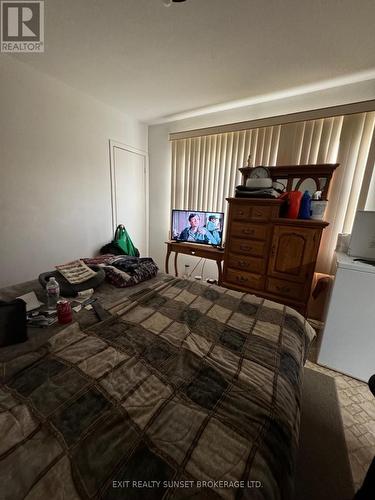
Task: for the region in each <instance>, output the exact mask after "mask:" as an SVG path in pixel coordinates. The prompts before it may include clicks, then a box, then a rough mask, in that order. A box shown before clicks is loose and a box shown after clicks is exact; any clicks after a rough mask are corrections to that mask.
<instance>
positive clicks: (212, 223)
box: [206, 214, 221, 245]
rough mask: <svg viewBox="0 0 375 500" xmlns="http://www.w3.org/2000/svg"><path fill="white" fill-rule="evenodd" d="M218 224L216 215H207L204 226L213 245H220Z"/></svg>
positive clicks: (218, 220)
mask: <svg viewBox="0 0 375 500" xmlns="http://www.w3.org/2000/svg"><path fill="white" fill-rule="evenodd" d="M219 222H220V219H219V218H218V217H217V216H216V215H214V214H212V215H209V217H208V222H207V224H206V229H207V231H209V233H210V234H211V236H212V238H213V240H215V242H214V245H220V243H221V236H220V231H219Z"/></svg>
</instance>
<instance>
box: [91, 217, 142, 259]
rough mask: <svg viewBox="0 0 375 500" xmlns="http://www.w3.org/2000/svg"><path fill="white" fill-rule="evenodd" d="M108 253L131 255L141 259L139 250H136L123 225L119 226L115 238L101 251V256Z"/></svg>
mask: <svg viewBox="0 0 375 500" xmlns="http://www.w3.org/2000/svg"><path fill="white" fill-rule="evenodd" d="M107 253H110V254H113V255H131V256H133V257H139V250H138V248H136V247H135V246H134V244H133V242H132V240H131V238H130V236H129V234H128V232H127V230H126V229H125V226H124V225H123V224H119V225H118V226H117V228H116V231H115V237H114V238H113V240H112V241H111V243H108V244H107V245H104V247H102V248H101V249H100V254H101V255H105V254H107Z"/></svg>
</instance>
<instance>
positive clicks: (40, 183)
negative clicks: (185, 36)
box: [0, 54, 147, 287]
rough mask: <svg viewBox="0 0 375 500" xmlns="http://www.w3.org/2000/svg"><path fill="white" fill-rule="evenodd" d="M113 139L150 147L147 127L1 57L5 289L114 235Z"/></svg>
mask: <svg viewBox="0 0 375 500" xmlns="http://www.w3.org/2000/svg"><path fill="white" fill-rule="evenodd" d="M34 57H37V56H34ZM98 71H100V69H99V68H98ZM109 139H114V140H118V141H121V142H123V143H125V144H127V145H130V146H133V147H136V148H138V149H142V150H146V151H147V126H146V125H144V124H141V123H139V122H137V121H136V120H134V119H132V118H130V117H128V116H126V115H123V114H120V113H118V112H117V111H116V110H114V109H112V108H110V107H107V106H105V105H103V104H102V103H99V102H98V101H96V100H95V99H93V98H91V97H89V96H87V95H85V94H82V93H81V92H78V91H76V90H74V89H72V88H70V87H68V86H66V85H65V84H63V83H61V82H59V81H57V80H55V79H52V78H50V77H48V76H45V75H43V74H41V73H39V72H36V71H35V70H33V69H31V68H30V67H28V66H27V65H25V64H24V63H20V62H18V61H16V60H15V59H13V58H11V57H9V56H6V55H4V54H2V55H1V56H0V287H1V286H6V285H8V284H14V283H18V282H22V281H24V280H29V279H33V278H36V277H37V276H38V274H39V273H41V272H43V271H48V270H50V269H52V268H53V266H54V265H55V264H59V263H64V262H66V261H68V260H69V259H75V258H79V257H87V256H92V255H94V254H95V252H96V251H97V250H98V249H99V248H100V246H102V245H103V244H104V243H106V242H108V241H109V240H110V238H111V237H112V226H111V197H110V168H109V142H108V141H109Z"/></svg>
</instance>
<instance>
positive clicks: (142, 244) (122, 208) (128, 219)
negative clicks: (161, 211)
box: [110, 141, 148, 257]
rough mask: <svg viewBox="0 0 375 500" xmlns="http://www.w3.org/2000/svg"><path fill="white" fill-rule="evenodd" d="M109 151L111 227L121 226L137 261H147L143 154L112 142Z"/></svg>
mask: <svg viewBox="0 0 375 500" xmlns="http://www.w3.org/2000/svg"><path fill="white" fill-rule="evenodd" d="M110 149H111V183H112V215H113V226H114V228H116V227H117V226H118V224H124V226H125V227H126V230H127V231H128V233H129V236H130V237H131V239H132V241H133V243H134V245H135V246H136V247H137V248H138V250H139V252H140V254H141V257H147V256H148V162H147V159H148V158H147V153H145V152H143V151H139V150H137V149H134V148H131V147H128V146H125V145H123V144H121V143H118V142H114V141H110Z"/></svg>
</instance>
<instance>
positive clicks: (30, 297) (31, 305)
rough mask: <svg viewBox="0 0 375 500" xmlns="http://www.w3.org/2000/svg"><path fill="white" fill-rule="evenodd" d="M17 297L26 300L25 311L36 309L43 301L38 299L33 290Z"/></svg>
mask: <svg viewBox="0 0 375 500" xmlns="http://www.w3.org/2000/svg"><path fill="white" fill-rule="evenodd" d="M17 299H21V300H23V301H24V302H26V312H29V311H33V310H34V309H38V307H40V306H43V305H44V304H43V302H40V300H38V297H37V296H36V295H35V292H29V293H25V294H24V295H20V296H19V297H17Z"/></svg>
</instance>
